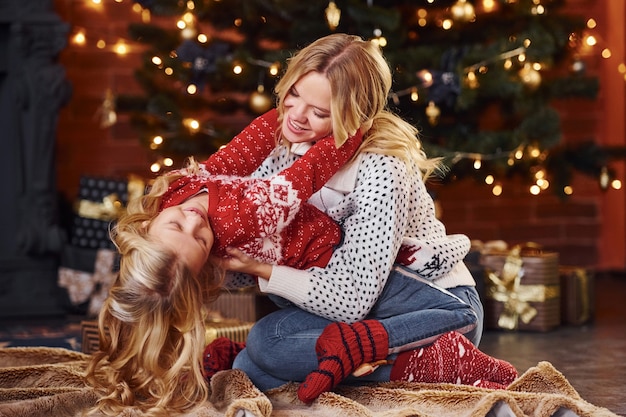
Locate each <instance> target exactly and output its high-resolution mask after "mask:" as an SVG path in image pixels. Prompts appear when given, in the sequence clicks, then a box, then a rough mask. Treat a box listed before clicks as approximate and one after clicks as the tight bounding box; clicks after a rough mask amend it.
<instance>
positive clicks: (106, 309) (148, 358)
mask: <svg viewBox="0 0 626 417" xmlns="http://www.w3.org/2000/svg"><path fill="white" fill-rule="evenodd" d="M178 177H180V175H165V176H161V177H159V178H158V179H157V180H156V181H155V183H154V185H153V186H152V189H151V191H150V193H149V194H147V195H145V196H142V197H140V198H138V199H136V200H134V201H131V202H130V203H129V205H128V209H127V212H126V213H125V214H124V215H122V216H121V218H120V219H119V221H118V222H117V224H116V226H115V227H114V229H113V230H112V232H111V235H112V239H113V241H114V242H115V244H116V246H117V248H118V250H119V253H120V270H119V274H118V277H117V279H116V281H115V283H114V284H113V286H112V288H111V289H110V291H109V296H108V297H107V299H106V300H105V302H104V305H103V308H102V310H101V311H100V315H99V320H98V321H99V342H100V346H99V350H98V351H97V352H96V353H94V355H93V358H92V360H91V361H90V363H89V365H88V367H87V371H86V376H87V380H88V381H89V382H90V383H91V384H92V385H94V386H95V387H96V388H98V390H99V392H100V393H101V398H100V399H99V401H98V403H97V404H96V407H95V408H94V409H93V410H92V411H94V412H95V411H101V412H104V413H105V414H108V415H118V414H119V413H120V412H121V411H122V410H123V409H125V408H127V407H129V406H130V407H135V408H137V409H139V410H141V411H142V412H143V413H145V414H146V415H147V416H165V415H171V414H175V413H183V412H188V411H190V410H192V409H193V408H195V407H197V406H199V405H200V404H201V403H202V402H203V401H205V400H206V398H207V395H208V386H207V383H206V381H205V379H204V376H203V373H202V353H203V350H204V345H205V326H204V317H205V316H204V314H205V306H206V304H207V303H208V302H209V301H210V300H211V299H212V298H213V297H214V295H215V294H216V291H217V290H218V289H219V288H220V284H221V276H222V274H221V273H219V271H216V270H214V267H213V266H212V265H211V264H210V263H207V265H206V267H205V268H204V269H203V271H202V272H201V273H200V274H198V275H197V276H196V275H194V274H192V273H191V271H190V270H189V269H188V268H187V267H186V266H185V265H184V264H183V263H182V262H179V261H178V259H177V258H176V255H175V254H174V253H173V252H172V251H170V250H168V249H166V248H165V247H164V246H163V244H161V243H160V242H158V241H155V240H154V239H151V237H150V235H149V234H148V231H147V226H146V222H150V221H151V220H152V219H154V217H156V215H157V214H158V207H159V204H160V201H161V196H162V195H163V193H164V192H165V191H166V190H167V187H168V185H169V183H170V182H171V181H173V180H174V179H176V178H178Z"/></svg>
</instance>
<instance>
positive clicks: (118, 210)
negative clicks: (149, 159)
mask: <svg viewBox="0 0 626 417" xmlns="http://www.w3.org/2000/svg"><path fill="white" fill-rule="evenodd" d="M144 188H145V184H144V181H143V180H142V179H141V178H138V177H136V176H131V177H130V179H129V180H128V184H127V189H128V199H129V201H130V200H132V199H135V198H138V197H141V195H142V194H143V192H144ZM123 211H124V204H123V203H122V201H121V200H120V198H119V196H118V195H117V194H115V193H113V194H109V195H107V196H105V197H104V198H103V199H102V201H90V200H79V201H78V202H77V203H76V212H77V213H78V215H79V216H80V217H85V218H88V219H96V220H104V221H111V220H115V219H117V218H118V217H119V216H120V214H122V212H123Z"/></svg>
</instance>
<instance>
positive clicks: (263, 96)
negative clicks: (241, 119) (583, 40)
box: [248, 85, 273, 114]
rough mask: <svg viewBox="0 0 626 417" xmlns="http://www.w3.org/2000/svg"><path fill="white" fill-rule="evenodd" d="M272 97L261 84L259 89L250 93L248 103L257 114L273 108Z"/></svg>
mask: <svg viewBox="0 0 626 417" xmlns="http://www.w3.org/2000/svg"><path fill="white" fill-rule="evenodd" d="M272 104H273V103H272V97H271V96H270V95H269V94H267V93H266V92H265V87H263V86H262V85H259V86H258V87H257V90H256V91H254V92H253V93H252V94H250V99H249V100H248V105H249V106H250V109H251V110H252V111H253V112H255V113H256V114H263V113H265V112H266V111H268V110H269V109H271V108H272Z"/></svg>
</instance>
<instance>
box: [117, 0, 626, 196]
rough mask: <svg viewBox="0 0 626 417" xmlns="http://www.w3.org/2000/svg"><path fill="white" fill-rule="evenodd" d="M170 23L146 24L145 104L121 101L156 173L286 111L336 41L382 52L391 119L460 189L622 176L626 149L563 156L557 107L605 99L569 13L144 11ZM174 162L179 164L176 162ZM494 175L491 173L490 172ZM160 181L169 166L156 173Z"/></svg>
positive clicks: (411, 2)
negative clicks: (305, 63)
mask: <svg viewBox="0 0 626 417" xmlns="http://www.w3.org/2000/svg"><path fill="white" fill-rule="evenodd" d="M136 3H138V4H140V5H141V7H143V8H144V9H145V10H148V11H149V12H150V13H151V15H152V16H153V18H155V19H154V20H157V19H156V18H161V20H159V22H162V21H165V22H166V24H156V23H153V22H148V23H144V24H133V25H131V26H130V28H129V32H130V37H131V38H132V39H134V40H136V41H138V42H142V43H143V44H145V45H146V46H147V49H146V52H145V62H144V66H143V67H142V68H140V69H138V70H137V77H138V80H139V81H140V83H141V85H142V87H143V88H144V90H145V95H144V96H141V97H129V96H123V95H119V96H118V97H117V106H118V111H121V112H130V113H132V115H133V121H134V124H135V126H136V127H137V128H138V129H139V131H140V132H141V137H142V140H143V141H144V143H145V144H146V146H149V147H150V148H151V149H153V150H154V151H155V155H156V156H155V160H158V161H168V160H169V161H171V160H172V159H176V158H180V157H186V156H188V155H204V154H209V153H211V152H213V151H215V150H216V149H217V148H218V147H219V146H221V145H223V144H224V143H226V142H227V141H228V140H229V139H230V138H231V137H232V136H233V134H235V133H237V131H238V129H239V128H234V127H233V126H229V125H227V124H224V123H221V122H220V120H223V119H224V118H223V117H220V114H222V115H227V114H235V113H239V114H241V113H243V114H245V115H246V117H248V119H247V120H251V119H252V118H253V117H254V116H256V115H258V114H261V113H263V112H265V111H266V110H268V109H269V108H271V107H272V106H273V105H274V100H273V96H272V89H273V86H274V84H275V82H276V79H277V77H279V76H280V75H281V72H282V71H283V70H284V67H285V63H286V61H287V60H288V58H289V57H290V56H291V55H292V54H293V52H294V51H296V50H297V49H299V48H301V47H302V46H304V45H306V44H308V43H309V42H311V41H313V40H314V39H316V38H318V37H321V36H324V35H327V34H330V33H333V32H345V33H351V34H356V35H360V36H361V37H363V38H364V39H370V40H371V41H372V42H377V43H378V44H379V45H380V46H381V48H383V52H384V54H385V56H386V58H387V60H388V61H389V64H390V66H391V68H392V70H393V74H394V87H393V92H392V94H391V95H390V97H389V100H390V107H391V108H392V109H393V110H395V111H396V112H397V113H398V114H400V115H401V116H403V117H404V118H406V119H407V120H409V121H410V122H412V123H413V124H415V125H416V126H417V127H418V128H419V130H420V132H421V140H422V142H423V143H424V146H425V147H426V149H427V152H428V154H429V156H441V157H444V158H445V161H446V164H447V166H448V167H449V170H448V171H447V176H446V178H447V179H449V180H453V179H459V178H464V177H469V176H476V175H480V179H481V181H485V172H488V173H489V174H488V176H487V179H486V181H487V182H489V181H490V179H489V176H491V181H496V180H497V178H505V177H509V176H512V175H522V176H524V177H526V178H528V181H529V182H531V183H534V184H535V186H536V187H537V190H538V191H537V192H539V191H541V190H542V189H545V188H547V185H548V184H551V185H550V188H551V189H552V190H554V191H555V192H557V193H558V194H562V195H565V194H567V185H568V183H569V181H570V179H571V176H572V173H573V172H574V171H577V170H578V171H582V172H585V173H587V174H590V175H595V176H599V177H600V178H601V179H602V177H601V176H602V175H605V176H606V178H605V180H607V181H608V179H609V178H610V175H611V171H610V168H608V161H609V160H610V159H611V158H614V157H623V156H624V151H623V150H621V149H618V150H615V149H605V148H602V147H600V146H599V145H597V144H596V143H594V141H593V140H590V141H589V143H585V144H583V145H578V146H577V147H576V148H575V149H571V148H568V147H567V146H565V145H564V144H563V143H562V138H561V126H560V120H559V114H558V112H557V111H556V110H555V109H554V108H553V107H552V106H551V102H552V101H553V100H555V99H563V98H569V97H579V98H580V97H582V98H586V99H589V100H593V99H594V98H595V96H596V94H597V91H598V80H597V79H596V78H595V77H591V76H589V75H587V74H586V71H585V62H584V59H583V57H582V56H580V55H579V50H580V48H581V46H582V43H583V41H584V40H585V39H584V36H583V33H584V30H585V29H586V27H587V22H586V21H585V19H584V18H583V17H580V16H572V15H568V14H565V13H564V11H563V10H562V9H563V6H564V1H562V0H551V1H541V2H540V1H537V0H481V1H480V2H479V1H471V0H404V1H403V0H399V1H391V0H335V1H333V0H331V1H328V0H311V1H306V2H302V1H298V0H219V1H218V0H211V1H209V0H204V1H200V0H196V1H193V0H189V1H186V2H185V1H180V0H141V1H140V0H137V1H136ZM170 163H171V162H170ZM478 167H480V168H481V169H480V170H478V169H477V168H478ZM158 169H160V165H159V164H157V165H155V168H154V170H155V171H156V170H158Z"/></svg>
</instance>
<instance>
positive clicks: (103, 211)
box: [76, 193, 122, 221]
mask: <svg viewBox="0 0 626 417" xmlns="http://www.w3.org/2000/svg"><path fill="white" fill-rule="evenodd" d="M76 212H77V213H78V215H79V216H80V217H85V218H88V219H97V220H104V221H109V220H114V219H117V218H118V217H119V215H120V214H121V212H122V202H121V201H120V198H119V197H118V196H117V194H115V193H114V194H109V195H107V196H106V197H104V198H103V199H102V201H101V202H98V201H89V200H80V201H78V207H77V209H76Z"/></svg>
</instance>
